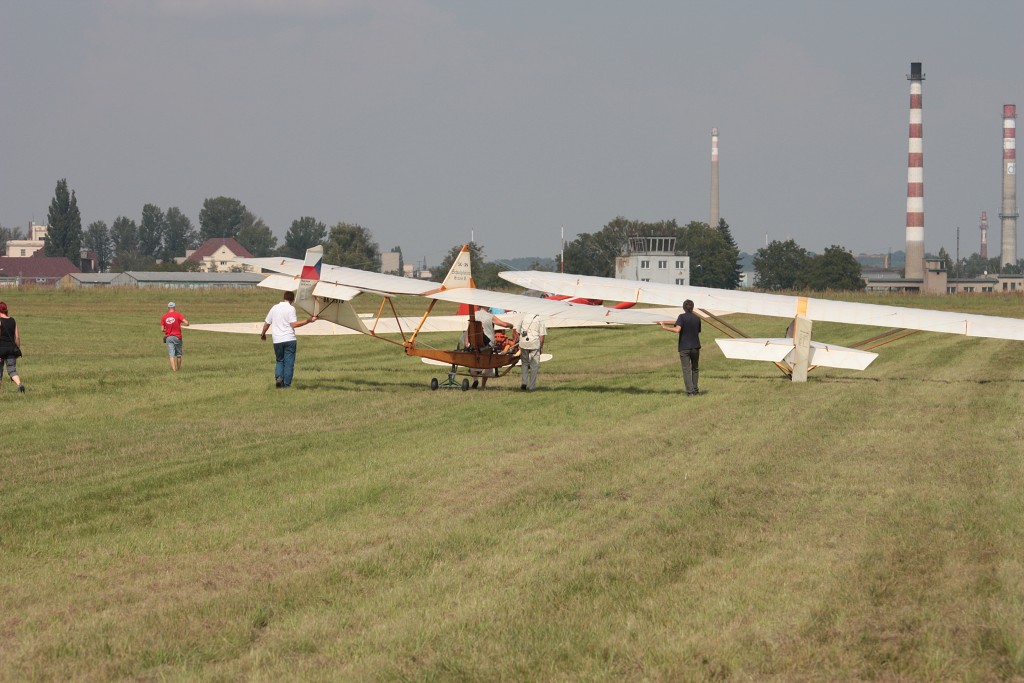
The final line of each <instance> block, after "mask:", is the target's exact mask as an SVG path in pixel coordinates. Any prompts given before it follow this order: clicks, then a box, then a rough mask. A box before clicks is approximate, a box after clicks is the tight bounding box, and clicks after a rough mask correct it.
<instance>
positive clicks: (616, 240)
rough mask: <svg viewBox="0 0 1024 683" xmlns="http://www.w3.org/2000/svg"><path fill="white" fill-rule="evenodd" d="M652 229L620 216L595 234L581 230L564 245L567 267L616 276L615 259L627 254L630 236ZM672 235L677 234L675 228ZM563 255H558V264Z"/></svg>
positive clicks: (579, 272)
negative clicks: (581, 231)
mask: <svg viewBox="0 0 1024 683" xmlns="http://www.w3.org/2000/svg"><path fill="white" fill-rule="evenodd" d="M650 229H651V228H650V226H648V225H645V224H643V223H640V222H639V221H631V220H628V219H626V218H624V217H623V216H617V217H616V218H615V219H613V220H612V221H611V222H609V223H608V224H606V225H605V226H604V227H603V228H601V229H600V230H598V231H597V232H595V233H586V232H583V233H580V234H579V235H577V236H576V239H574V240H572V241H571V242H569V243H568V244H567V245H565V249H564V253H565V265H564V270H565V272H567V273H576V274H577V275H597V276H599V277H615V259H616V257H618V256H621V255H622V254H624V253H625V251H626V249H627V247H628V245H629V238H630V237H634V236H640V235H642V234H648V233H647V231H649V230H650ZM672 234H675V230H674V229H673V232H672ZM561 258H562V256H561V255H559V256H558V259H557V261H558V263H559V264H561Z"/></svg>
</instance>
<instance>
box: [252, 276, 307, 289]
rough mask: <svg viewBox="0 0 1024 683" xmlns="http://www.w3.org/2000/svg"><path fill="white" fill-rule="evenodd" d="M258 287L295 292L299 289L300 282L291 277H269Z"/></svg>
mask: <svg viewBox="0 0 1024 683" xmlns="http://www.w3.org/2000/svg"><path fill="white" fill-rule="evenodd" d="M256 286H257V287H266V288H268V289H276V290H278V291H280V292H294V291H295V290H297V289H298V288H299V281H298V280H296V279H295V278H294V277H292V276H290V275H268V276H266V277H265V278H263V282H261V283H259V284H258V285H256Z"/></svg>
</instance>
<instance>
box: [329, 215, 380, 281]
mask: <svg viewBox="0 0 1024 683" xmlns="http://www.w3.org/2000/svg"><path fill="white" fill-rule="evenodd" d="M379 253H380V248H379V247H378V246H377V243H376V242H374V241H373V235H372V234H371V233H370V231H369V230H367V229H366V228H364V227H362V226H361V225H356V224H353V223H338V224H337V225H335V226H334V227H332V228H331V232H330V234H329V235H328V237H327V242H326V244H324V262H326V263H330V264H331V265H335V266H346V267H348V268H358V269H360V270H370V271H374V272H379V271H380V257H379Z"/></svg>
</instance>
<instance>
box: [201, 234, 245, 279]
mask: <svg viewBox="0 0 1024 683" xmlns="http://www.w3.org/2000/svg"><path fill="white" fill-rule="evenodd" d="M236 256H241V257H242V258H252V254H250V253H249V250H248V249H246V248H245V247H243V246H242V245H241V244H239V243H238V240H236V239H235V238H233V237H214V238H212V239H208V240H206V241H205V242H203V243H202V244H200V245H199V248H198V249H196V250H195V251H192V252H189V253H187V254H186V255H185V260H186V261H192V262H193V263H198V264H199V270H200V272H203V273H231V272H243V273H252V272H256V269H255V268H254V267H252V266H243V265H241V264H238V263H235V262H234V258H235V257H236Z"/></svg>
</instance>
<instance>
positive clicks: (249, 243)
mask: <svg viewBox="0 0 1024 683" xmlns="http://www.w3.org/2000/svg"><path fill="white" fill-rule="evenodd" d="M235 239H236V240H238V243H239V244H241V245H242V246H243V247H245V248H246V249H248V250H249V253H250V254H252V255H253V256H258V257H261V258H262V257H264V256H270V255H271V254H272V253H273V252H274V250H275V249H276V248H277V238H276V237H274V233H272V232H270V228H268V227H267V224H266V223H264V222H263V219H262V218H257V217H256V216H254V215H253V214H252V213H250V212H249V211H246V212H245V217H244V218H243V219H242V227H241V228H240V229H239V230H238V234H237V235H235Z"/></svg>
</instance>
